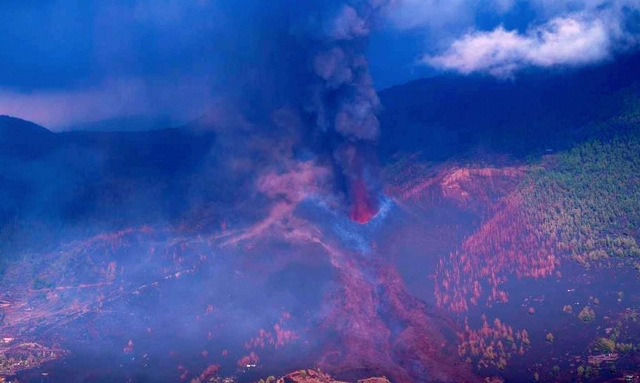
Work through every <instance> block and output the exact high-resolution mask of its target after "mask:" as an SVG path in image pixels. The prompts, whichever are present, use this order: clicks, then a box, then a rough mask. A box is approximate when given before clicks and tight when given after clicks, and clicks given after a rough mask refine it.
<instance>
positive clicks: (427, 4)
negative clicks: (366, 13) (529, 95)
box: [390, 0, 640, 77]
mask: <svg viewBox="0 0 640 383" xmlns="http://www.w3.org/2000/svg"><path fill="white" fill-rule="evenodd" d="M525 1H526V6H527V7H528V8H529V9H530V10H532V11H533V14H534V16H535V17H534V19H535V21H534V22H533V24H532V25H531V26H530V27H529V28H528V29H527V30H526V31H525V32H520V31H521V30H522V27H523V25H520V29H519V30H506V29H505V28H504V27H502V26H499V27H497V28H495V29H493V30H488V31H487V30H478V29H477V28H476V21H477V20H478V17H484V18H487V17H488V18H491V16H490V15H493V17H494V18H495V19H496V20H501V19H502V20H509V21H511V22H512V23H513V21H514V18H511V19H510V17H511V16H514V17H515V19H517V18H519V17H521V16H520V15H519V14H517V13H513V15H512V12H517V11H515V9H514V6H515V4H516V3H518V2H516V1H515V0H451V1H442V0H404V1H403V2H401V4H400V6H399V7H398V8H397V9H396V10H395V11H394V13H393V14H392V15H390V18H391V20H392V22H393V23H394V25H395V26H396V28H399V29H411V30H420V29H423V30H425V31H429V32H430V33H429V34H427V36H430V41H426V42H425V43H426V44H425V45H426V46H427V47H428V48H427V49H426V51H427V52H430V54H426V55H424V56H423V57H421V58H420V59H419V60H418V62H420V63H422V64H427V65H430V66H433V67H435V68H439V69H443V70H454V71H458V72H460V73H463V74H469V73H475V72H479V73H489V74H492V75H495V76H499V77H512V76H513V75H514V73H515V72H517V71H518V70H520V69H523V68H526V67H542V68H548V67H556V66H580V65H587V64H590V63H597V62H600V61H602V60H606V59H607V58H609V57H612V56H614V55H615V54H616V53H619V52H620V51H624V50H627V49H629V48H633V47H635V46H637V42H639V41H640V38H639V36H638V35H637V34H634V33H635V32H631V31H630V30H628V29H625V23H626V22H627V21H628V20H629V16H630V14H631V13H632V12H640V0H525ZM522 4H524V2H522ZM469 31H471V32H469ZM434 37H437V38H436V39H434ZM447 42H449V43H448V44H447ZM443 43H444V44H447V45H445V46H443V45H442V44H443ZM434 52H435V53H434Z"/></svg>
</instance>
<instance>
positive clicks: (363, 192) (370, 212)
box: [349, 179, 378, 225]
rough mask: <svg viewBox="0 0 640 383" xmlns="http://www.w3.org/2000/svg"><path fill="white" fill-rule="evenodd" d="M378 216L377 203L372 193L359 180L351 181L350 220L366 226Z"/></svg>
mask: <svg viewBox="0 0 640 383" xmlns="http://www.w3.org/2000/svg"><path fill="white" fill-rule="evenodd" d="M376 214H378V201H377V199H376V198H375V196H373V195H372V193H371V192H370V191H369V190H367V185H366V184H365V182H364V181H363V180H361V179H357V180H355V181H353V183H352V184H351V212H350V213H349V217H350V218H351V220H353V221H355V222H358V223H359V224H362V225H364V224H366V223H368V222H369V221H371V218H373V217H374V216H375V215H376Z"/></svg>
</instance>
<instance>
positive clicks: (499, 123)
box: [380, 55, 640, 160]
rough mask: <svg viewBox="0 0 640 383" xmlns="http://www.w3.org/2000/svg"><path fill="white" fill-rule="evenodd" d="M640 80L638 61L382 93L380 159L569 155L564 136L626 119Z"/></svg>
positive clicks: (417, 84)
mask: <svg viewBox="0 0 640 383" xmlns="http://www.w3.org/2000/svg"><path fill="white" fill-rule="evenodd" d="M630 79H634V81H635V83H629V81H630ZM637 79H640V55H635V56H629V57H626V58H624V59H621V60H619V61H616V62H615V63H611V64H607V65H604V66H599V67H591V68H583V69H580V70H575V71H568V72H561V73H555V74H553V73H552V74H549V73H546V74H545V73H538V72H536V73H529V74H523V75H521V76H519V77H518V78H517V79H515V80H514V81H503V80H498V79H494V78H490V77H480V76H468V77H465V76H457V75H446V76H442V77H436V78H429V79H422V80H417V81H414V82H411V83H408V84H405V85H400V86H395V87H392V88H390V89H387V90H384V91H382V92H380V99H381V101H382V105H383V108H384V110H383V112H382V113H381V115H380V122H381V125H382V135H381V140H380V142H381V145H380V153H381V155H382V157H383V158H388V157H389V156H390V155H392V154H393V153H395V152H396V151H399V150H402V151H407V152H415V151H422V152H423V154H424V156H425V158H426V159H429V160H444V159H448V158H455V157H457V156H460V155H461V154H463V153H466V152H468V151H469V150H472V149H476V148H483V149H486V150H493V151H501V152H506V153H509V154H511V155H514V156H527V155H530V154H532V153H539V152H541V151H544V150H545V149H547V148H554V149H562V148H567V147H569V146H570V144H571V143H569V145H567V138H568V137H569V135H567V134H564V135H562V136H560V135H559V133H562V132H567V131H571V130H574V129H577V128H580V127H581V126H583V125H585V124H588V123H592V122H595V121H600V120H604V119H607V118H610V117H612V116H614V115H617V114H618V113H620V109H621V108H622V107H623V104H624V101H625V99H626V98H627V97H629V96H633V95H634V94H635V95H637V94H638V89H640V88H639V87H638V85H639V82H638V80H637Z"/></svg>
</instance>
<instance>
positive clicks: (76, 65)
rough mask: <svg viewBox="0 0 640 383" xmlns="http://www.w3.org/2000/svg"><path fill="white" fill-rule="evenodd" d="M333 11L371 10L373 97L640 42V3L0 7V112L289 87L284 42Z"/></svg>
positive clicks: (152, 103) (187, 104) (132, 107)
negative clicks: (440, 77)
mask: <svg viewBox="0 0 640 383" xmlns="http://www.w3.org/2000/svg"><path fill="white" fill-rule="evenodd" d="M342 3H344V4H355V3H367V4H371V5H375V7H374V8H372V9H375V15H368V16H367V20H368V21H367V25H366V31H364V32H363V33H361V34H359V35H358V36H357V37H358V39H359V40H362V41H363V43H366V44H367V45H366V47H367V48H366V50H365V52H366V58H367V59H368V61H369V68H370V72H371V76H372V78H373V84H374V86H375V88H376V89H381V88H385V87H389V86H392V85H395V84H401V83H404V82H407V81H410V80H412V79H416V78H420V77H425V76H432V75H437V74H438V73H442V72H456V73H460V74H462V75H470V74H478V73H480V74H486V75H489V76H495V77H498V78H500V79H504V80H507V81H510V80H514V79H515V80H517V76H518V73H519V72H520V71H521V70H524V69H526V68H530V67H537V68H542V69H548V70H553V69H555V68H558V67H569V68H575V67H580V66H584V65H594V64H598V63H603V62H607V61H610V60H615V58H616V57H617V56H619V55H621V54H624V53H625V52H628V51H633V50H635V49H636V47H637V43H638V37H639V36H640V34H639V33H638V20H639V19H638V11H639V10H640V0H611V1H605V0H564V1H562V0H527V1H524V0H523V1H515V0H495V1H490V0H448V1H444V0H350V1H336V0H331V1H327V2H321V1H318V0H308V1H305V2H303V3H300V2H298V3H296V2H292V1H291V0H281V1H278V0H274V1H271V2H262V1H255V0H236V1H231V0H182V1H180V0H155V1H151V0H127V1H111V2H104V1H97V0H86V1H82V2H78V1H71V0H52V1H35V0H24V1H19V2H16V1H1V2H0V36H2V38H1V39H2V49H1V50H0V114H9V115H14V116H17V117H21V118H25V119H28V120H32V121H35V122H37V123H40V124H43V125H44V126H47V127H49V128H51V129H53V130H63V129H68V128H72V127H74V126H78V125H82V124H87V123H93V122H99V121H101V120H109V119H118V118H133V117H136V118H137V117H143V118H162V119H163V120H165V121H173V122H175V123H180V122H184V121H188V120H190V119H192V118H196V117H198V116H199V115H201V114H202V113H204V112H205V111H206V110H207V109H208V108H209V107H210V106H211V105H212V104H215V103H217V102H219V100H224V99H228V98H233V97H236V96H237V95H238V93H239V92H243V91H244V90H245V88H246V87H254V88H259V87H279V86H280V85H279V84H281V83H283V82H284V83H286V84H285V85H284V87H287V86H290V87H293V86H295V84H297V83H299V80H300V77H299V76H298V77H295V76H293V77H291V78H290V79H289V78H288V77H287V73H289V72H291V69H292V67H288V66H289V65H290V62H291V58H292V57H293V58H294V61H295V60H297V58H298V56H299V55H300V53H299V52H298V53H296V54H295V55H290V52H289V51H291V50H295V49H298V48H294V47H292V46H288V45H287V44H295V42H296V41H298V40H299V39H300V38H299V35H301V36H304V37H303V38H302V39H306V40H305V41H307V40H308V41H311V40H313V39H316V40H317V39H319V38H320V37H318V36H316V35H314V34H313V33H316V32H317V31H318V30H322V31H323V32H322V33H325V32H326V28H328V27H327V25H331V28H334V29H332V31H334V32H335V31H338V28H340V27H341V26H340V25H339V22H342V21H341V20H343V19H341V18H340V17H342V16H337V15H338V14H339V9H341V8H340V6H342V5H341V4H342ZM300 4H304V5H300ZM327 4H329V5H327ZM358 5H361V4H358ZM298 8H301V9H298ZM316 8H318V9H316ZM358 9H360V8H358ZM309 15H313V17H311V16H309ZM347 19H348V18H347ZM347 19H345V20H347ZM318 20H319V21H318ZM327 20H329V21H330V23H329V21H327ZM314 23H315V24H314ZM331 23H333V24H331ZM316 24H317V25H316ZM310 25H314V26H313V27H310ZM323 28H324V29H323ZM313 31H316V32H313ZM287 33H289V34H291V35H292V36H293V37H292V38H291V39H289V40H286V41H284V40H282V38H281V37H282V36H283V34H287ZM322 36H324V35H322ZM316 40H313V41H316ZM300 47H304V49H307V48H309V47H311V49H313V46H312V45H310V44H302V45H301V46H300ZM285 50H289V51H287V54H286V55H281V53H282V52H284V51H285ZM296 62H297V61H296ZM303 62H304V60H300V63H303ZM301 65H302V66H304V64H301ZM285 68H286V70H285ZM304 69H305V68H302V69H300V70H301V71H303V70H304ZM294 72H295V70H294ZM274 94H275V95H276V97H275V98H276V99H278V95H279V94H286V95H289V96H290V95H291V94H293V93H291V92H288V91H282V92H274V93H273V94H270V96H269V97H270V99H273V95H274ZM284 98H286V96H283V99H284ZM265 107H266V106H265Z"/></svg>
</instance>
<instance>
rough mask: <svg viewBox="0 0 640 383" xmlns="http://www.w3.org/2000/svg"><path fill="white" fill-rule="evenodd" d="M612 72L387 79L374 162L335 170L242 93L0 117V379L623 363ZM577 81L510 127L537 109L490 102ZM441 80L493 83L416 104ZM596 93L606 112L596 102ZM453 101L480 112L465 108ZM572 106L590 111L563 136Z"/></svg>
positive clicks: (623, 292)
mask: <svg viewBox="0 0 640 383" xmlns="http://www.w3.org/2000/svg"><path fill="white" fill-rule="evenodd" d="M636 60H637V58H636ZM612 65H613V64H612ZM638 67H640V66H638ZM619 69H620V68H618V67H616V66H615V65H613V66H609V67H603V68H601V69H600V70H599V71H596V70H594V69H589V70H588V74H589V76H586V78H593V79H595V80H593V81H585V80H584V77H579V76H578V75H577V74H567V75H565V76H564V77H559V78H552V79H550V80H549V81H548V82H544V81H542V82H536V83H535V86H532V89H529V90H531V92H522V93H521V92H520V90H521V88H518V87H516V86H515V85H513V84H506V85H505V84H504V83H501V82H491V81H490V80H486V79H482V80H478V79H466V80H464V79H460V78H453V79H452V78H444V79H443V78H437V79H431V80H429V81H419V82H417V83H410V84H407V85H406V86H404V87H403V88H400V89H398V88H393V89H390V90H387V91H384V92H382V93H381V99H382V100H383V102H384V103H385V105H388V106H387V107H386V109H385V110H384V111H383V113H382V114H381V115H380V121H381V123H382V127H383V129H382V130H381V139H380V140H379V142H378V144H377V145H378V147H376V149H377V150H378V153H377V154H378V156H379V162H380V172H379V173H380V175H379V177H378V176H377V175H376V177H377V178H379V179H375V180H372V179H371V178H374V177H369V176H370V174H368V173H367V172H363V171H362V169H363V168H366V166H369V167H373V165H372V164H373V163H374V161H366V162H362V163H359V162H357V161H360V158H361V157H348V156H346V157H347V158H356V161H355V162H352V163H351V164H355V165H354V166H352V167H348V166H346V165H345V164H347V162H346V161H344V160H343V159H342V158H339V159H338V160H337V159H336V157H338V156H337V155H336V153H338V152H339V151H336V150H334V148H333V147H330V148H329V149H328V150H325V151H324V152H322V151H321V150H316V151H315V152H312V151H310V150H308V148H307V147H301V145H300V142H301V141H303V140H302V139H300V138H299V137H298V136H297V135H296V134H294V133H292V131H295V132H297V131H298V130H295V129H290V130H287V129H284V128H283V129H272V130H269V129H265V130H260V128H257V127H256V126H255V125H256V124H257V122H256V121H255V120H251V119H250V118H248V117H245V116H243V115H242V114H241V113H239V112H238V111H233V110H224V109H220V110H216V116H214V117H216V118H213V117H211V116H206V117H207V118H202V119H200V120H197V121H194V122H192V123H190V124H187V125H185V126H182V127H179V128H171V129H162V130H156V131H144V132H73V131H72V132H62V133H53V132H51V131H49V130H47V129H45V128H42V127H40V126H37V125H35V124H32V123H28V122H26V121H22V120H18V119H15V118H10V117H2V118H0V186H1V188H0V196H1V197H2V198H1V200H0V239H1V241H0V252H1V254H0V255H1V258H0V266H1V267H2V279H1V282H0V286H1V288H2V293H1V294H0V376H1V377H2V378H3V379H6V380H8V381H20V382H23V381H27V382H40V381H46V382H51V383H53V382H101V381H132V382H145V381H147V382H148V381H151V382H155V381H185V382H196V383H197V382H222V381H226V382H260V380H261V379H262V380H263V381H271V382H273V381H276V380H277V378H280V380H279V381H282V382H290V381H294V382H314V381H316V382H317V381H321V382H324V381H326V382H335V380H334V379H333V378H331V377H330V375H331V376H335V378H336V379H340V380H341V381H352V382H353V381H357V380H361V381H362V382H369V381H370V382H374V381H379V382H385V383H386V382H393V383H396V382H397V383H412V382H417V383H420V382H480V381H487V380H492V381H501V379H506V380H510V381H525V380H531V379H540V380H545V379H546V380H558V381H567V380H571V379H574V380H575V378H576V377H577V376H578V374H582V377H585V379H586V374H587V372H586V371H587V367H589V366H590V364H589V363H590V362H589V361H590V360H591V361H593V360H610V361H612V362H614V363H616V365H617V366H618V370H617V371H609V370H606V371H605V370H602V371H600V372H599V374H600V375H599V377H598V379H599V378H602V379H608V378H611V379H617V378H618V376H617V375H616V374H618V371H619V372H622V371H624V374H627V373H628V374H635V373H636V371H637V363H636V361H637V352H638V351H637V350H635V349H634V347H635V346H634V345H635V344H637V343H638V342H639V341H640V339H638V334H640V328H638V321H637V318H638V308H637V303H638V293H637V292H638V291H640V285H639V282H638V281H639V279H638V278H637V275H636V272H635V270H634V266H633V265H634V264H633V262H634V261H628V260H635V258H633V257H635V256H637V254H640V250H638V247H637V243H638V242H637V241H640V239H639V238H638V230H637V227H638V225H639V224H638V222H639V221H638V214H637V212H638V211H640V209H639V207H638V206H637V202H638V201H639V200H640V198H635V197H633V196H637V195H638V190H639V189H638V183H637V172H638V171H640V170H638V169H640V165H639V164H638V156H637V153H638V150H640V149H639V148H640V146H639V144H638V142H640V139H639V138H638V137H639V134H638V126H639V125H638V114H637V110H635V109H633V110H629V109H625V108H628V105H635V104H633V103H632V102H630V101H629V99H628V97H627V95H628V93H625V92H623V90H624V89H625V88H624V86H623V85H620V87H619V88H617V90H616V89H610V88H611V86H612V85H611V84H610V83H608V82H607V81H605V80H603V79H606V78H608V77H609V76H610V75H611V73H616V71H617V70H619ZM574 76H576V77H574ZM576 78H580V79H582V80H581V81H583V83H582V84H581V86H584V87H588V88H589V89H592V90H594V91H593V92H591V93H590V94H589V95H585V96H584V97H585V98H584V103H582V104H576V105H573V106H574V107H573V108H571V109H568V108H563V107H558V109H557V110H556V112H557V113H555V114H554V115H555V116H556V117H557V120H554V121H553V122H554V124H557V125H553V124H551V123H550V126H551V127H549V128H548V129H547V130H545V131H544V132H540V131H536V134H532V136H527V137H529V138H530V140H527V141H526V142H523V141H522V140H521V137H520V136H519V135H516V136H517V138H516V139H513V136H512V135H511V134H512V133H513V130H511V128H513V129H515V130H517V129H520V127H522V126H524V128H522V129H523V130H527V129H529V128H530V125H527V124H528V123H530V121H529V118H530V116H531V114H543V112H544V108H542V109H539V110H533V111H530V113H529V114H518V113H515V114H513V115H511V114H509V115H504V116H500V113H501V111H502V106H501V105H502V104H501V103H500V102H497V101H500V100H503V101H504V99H505V98H506V99H508V100H509V102H513V103H514V105H515V106H519V107H520V108H522V109H524V110H527V111H529V109H528V108H529V107H530V106H531V105H534V104H535V103H534V102H533V101H532V99H534V100H535V99H539V98H541V96H540V95H541V94H552V93H553V94H555V93H554V92H560V93H562V92H563V89H564V88H563V86H564V87H567V88H569V89H574V87H575V82H576V81H577V80H576ZM485 81H486V82H487V83H485ZM523 81H524V83H525V84H528V83H527V82H526V81H527V79H526V78H525V79H524V80H523ZM478 82H480V85H478ZM603 84H607V85H603ZM448 86H450V87H458V88H460V89H476V88H477V87H481V88H485V87H486V88H491V89H494V92H488V93H487V94H484V95H483V97H482V99H481V100H476V99H475V98H473V97H472V96H469V94H473V92H471V91H469V92H461V93H460V94H451V93H449V96H447V97H445V96H441V97H442V99H439V102H441V103H442V104H443V105H448V106H450V107H451V109H450V110H449V109H447V108H443V109H442V110H441V111H440V112H439V113H438V114H436V113H433V114H430V113H431V112H429V113H427V112H425V110H426V109H425V108H424V105H422V104H420V103H419V102H418V101H419V100H423V99H425V98H426V97H427V96H429V97H435V96H432V95H433V94H434V92H435V90H441V89H443V88H446V87H448ZM596 90H599V92H596ZM614 90H616V92H614ZM534 91H535V92H534ZM536 92H538V93H536ZM405 93H406V94H411V95H412V96H411V97H404V98H403V97H402V95H403V94H405ZM435 93H437V92H435ZM596 94H600V95H601V97H604V98H606V99H607V100H609V101H608V102H611V103H612V104H615V105H619V106H620V108H619V109H616V110H615V112H612V114H610V115H605V113H604V112H603V111H599V112H598V113H596V112H595V111H593V110H591V109H592V105H593V102H592V101H593V99H594V98H596V99H598V98H597V97H596V96H595V95H596ZM612 94H613V95H614V96H612ZM620 94H622V95H623V96H624V97H625V98H624V99H625V100H626V101H624V102H622V101H621V100H619V99H617V98H615V97H617V96H615V95H620ZM416 95H418V96H419V97H418V96H416ZM505 95H506V96H505ZM423 96H424V97H423ZM468 97H471V101H474V100H475V102H477V103H479V104H481V105H482V106H478V110H481V111H482V113H480V112H475V113H476V115H475V117H474V115H472V114H462V113H459V111H458V110H459V109H460V108H462V106H461V105H464V104H468V103H469V102H470V100H469V99H467V98H468ZM492 97H494V99H492ZM527 97H531V98H527ZM608 97H614V98H608ZM560 101H562V100H559V102H560ZM472 105H476V104H473V103H472ZM491 105H493V108H494V109H490V108H489V106H491ZM525 106H526V107H525ZM565 109H566V110H565ZM429 110H431V109H429ZM470 110H471V111H470V112H469V113H471V112H473V110H475V109H474V108H471V109H470ZM583 112H584V113H587V112H589V113H591V114H590V115H589V116H588V118H589V119H591V120H593V121H598V123H597V124H595V123H594V124H586V125H584V128H583V129H581V130H580V131H579V132H576V133H575V134H568V133H566V132H562V131H557V130H558V129H556V127H557V126H558V125H559V124H562V123H566V122H567V121H569V122H571V123H575V124H581V123H582V122H583V121H584V120H583V119H584V118H585V117H584V113H583ZM234 113H235V114H234ZM279 113H280V114H278V116H280V118H281V120H282V121H285V122H286V124H285V125H284V126H289V125H295V123H296V121H297V120H296V119H295V118H294V117H295V115H294V114H293V113H289V110H286V109H285V110H280V111H279ZM282 116H284V117H282ZM292 116H294V117H292ZM285 117H286V118H285ZM492 118H493V119H492ZM549 118H550V117H549ZM278 121H280V120H278ZM470 121H471V122H477V123H478V124H472V123H471V122H470ZM505 121H506V122H505ZM447 123H451V125H450V126H448V125H446V124H447ZM270 124H275V123H274V122H270ZM287 124H289V125H287ZM276 125H277V124H276ZM410 126H414V129H413V130H411V129H409V127H410ZM416 126H417V127H418V128H415V127H416ZM424 126H436V127H437V128H433V129H431V130H429V129H422V128H423V127H424ZM386 127H388V129H385V128H386ZM437 129H442V130H445V131H446V132H444V133H442V135H437V136H438V137H439V141H438V140H431V138H432V137H431V136H430V135H434V134H435V133H434V131H435V130H437ZM474 129H479V130H482V131H484V132H485V133H486V132H491V134H489V133H486V134H479V133H477V132H476V130H474ZM541 129H542V128H541ZM552 131H554V132H555V133H554V134H552ZM492 134H495V135H492ZM523 134H524V133H523ZM538 134H539V136H537V135H538ZM488 137H490V138H488ZM496 137H500V139H497V138H496ZM408 140H409V141H408ZM456 142H457V144H455V145H454V143H456ZM360 144H361V145H363V146H364V144H362V143H360ZM369 144H370V143H367V145H369ZM371 146H374V145H371ZM405 148H406V150H405ZM568 148H569V149H568ZM400 149H402V150H400ZM416 149H420V150H416ZM338 154H340V153H338ZM368 154H369V153H367V155H368ZM362 158H364V157H362ZM363 164H364V165H363ZM376 166H377V165H376ZM336 169H337V170H336ZM373 181H375V182H373ZM628 196H632V197H628ZM576 211H579V212H580V214H581V215H580V216H581V217H582V220H581V221H579V220H574V219H569V218H567V217H572V215H571V214H573V213H571V212H576ZM616 217H618V218H619V219H617V218H616ZM586 222H588V223H589V225H587V224H586ZM616 254H623V255H625V254H626V255H628V257H620V258H617V257H618V256H617V255H616ZM583 312H584V313H583ZM585 318H587V319H586V320H585ZM606 329H607V330H606ZM608 329H611V330H608ZM605 330H606V331H605ZM614 336H615V339H614ZM612 342H613V346H612ZM611 347H613V348H614V351H616V353H615V354H616V355H618V356H616V358H617V359H616V360H611V359H612V358H613V357H612V356H611V355H613V354H614V353H612V352H610V351H611V350H610V349H611ZM607 350H608V351H607ZM605 352H606V353H605ZM602 355H605V356H604V357H603V356H602ZM606 355H609V356H606ZM594 358H595V359H594ZM603 358H604V359H603ZM607 358H608V359H607ZM541 361H542V362H541ZM556 366H557V368H555V367H556ZM578 367H582V369H580V370H578ZM634 369H635V370H634ZM594 370H595V367H592V368H591V370H589V371H590V372H589V374H593V375H590V376H595V372H594ZM294 371H295V372H294ZM579 371H581V372H579ZM607 374H609V375H607ZM270 377H273V378H270ZM371 377H373V378H375V379H371V380H366V379H369V378H371ZM383 377H386V378H383ZM225 379H226V380H225ZM313 379H315V380H313Z"/></svg>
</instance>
